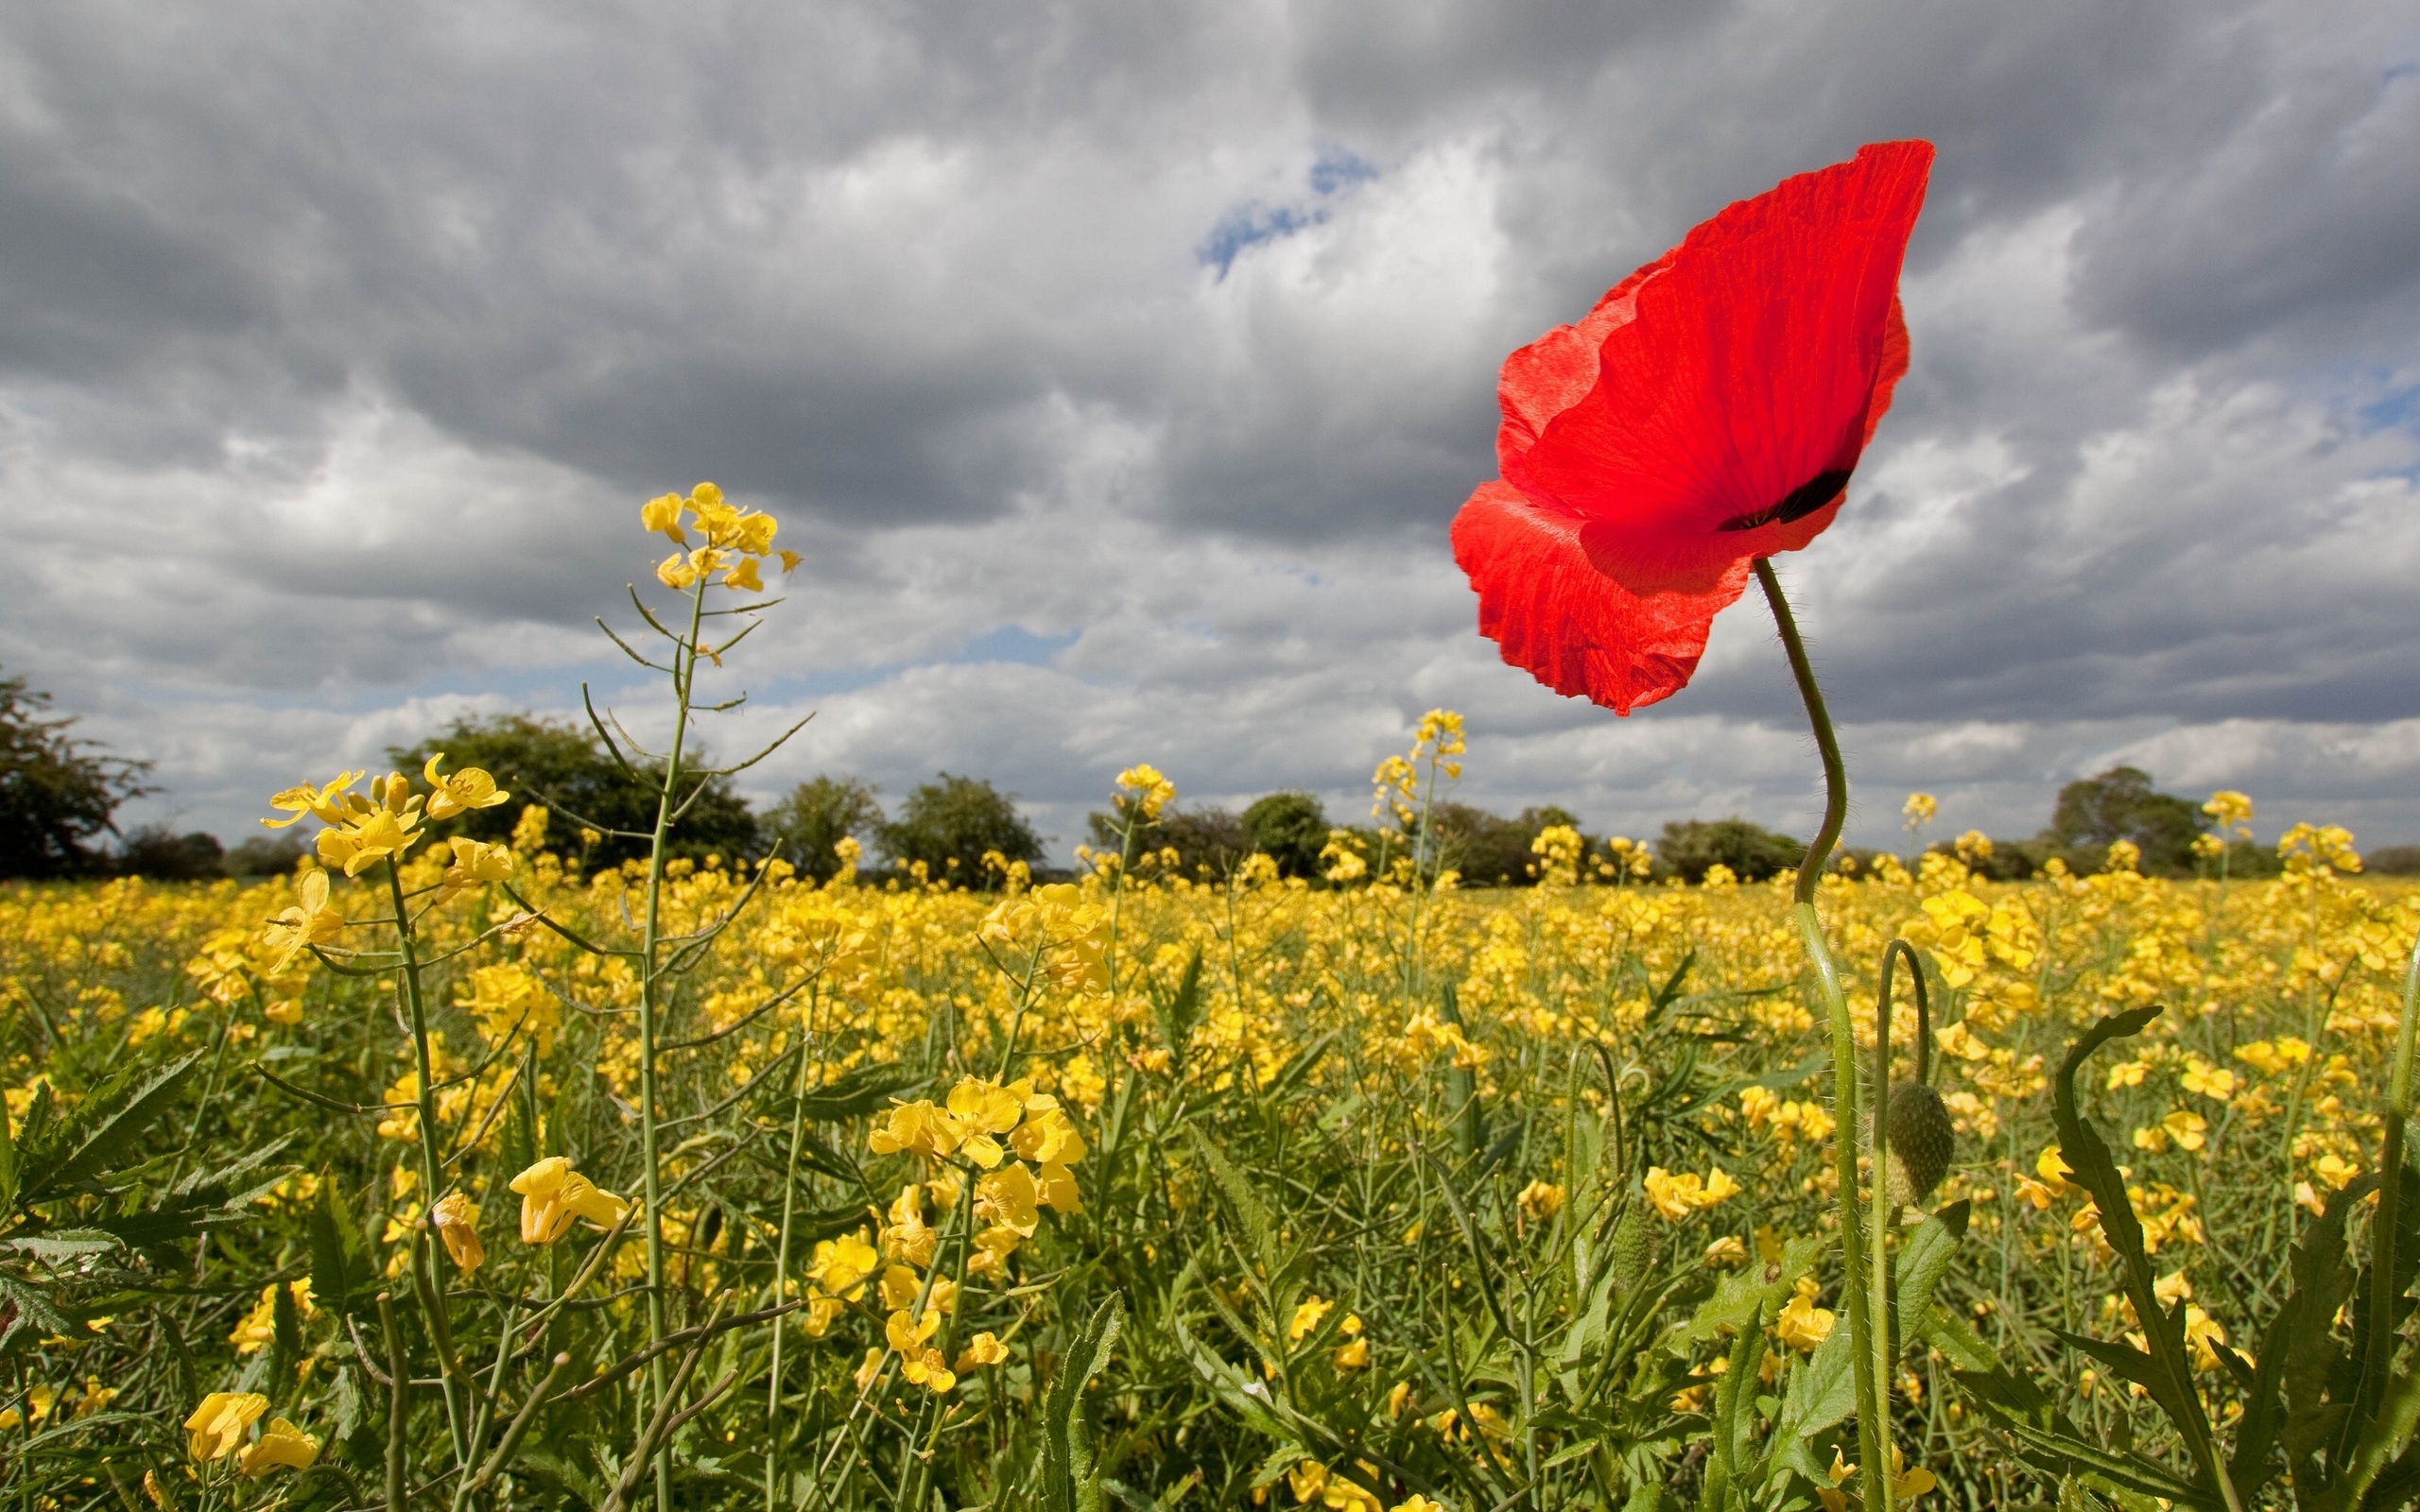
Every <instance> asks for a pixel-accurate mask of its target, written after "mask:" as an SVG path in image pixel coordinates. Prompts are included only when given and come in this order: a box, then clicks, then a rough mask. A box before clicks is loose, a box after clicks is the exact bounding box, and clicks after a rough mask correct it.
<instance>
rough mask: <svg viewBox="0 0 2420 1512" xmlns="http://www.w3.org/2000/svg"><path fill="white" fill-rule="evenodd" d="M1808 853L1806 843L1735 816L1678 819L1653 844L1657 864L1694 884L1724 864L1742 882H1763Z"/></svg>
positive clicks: (1795, 863)
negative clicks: (1717, 864)
mask: <svg viewBox="0 0 2420 1512" xmlns="http://www.w3.org/2000/svg"><path fill="white" fill-rule="evenodd" d="M1805 854H1806V845H1805V843H1804V842H1801V841H1798V840H1793V839H1791V838H1790V837H1789V835H1786V834H1782V833H1777V832H1775V831H1772V830H1768V829H1766V828H1765V827H1764V826H1763V825H1761V824H1752V823H1750V822H1749V821H1748V820H1746V819H1743V818H1740V817H1739V816H1737V815H1734V816H1731V817H1730V818H1727V819H1713V820H1707V819H1675V820H1673V821H1672V822H1671V823H1669V824H1667V825H1665V826H1664V836H1663V838H1662V839H1660V840H1657V841H1656V842H1655V860H1656V864H1657V865H1658V866H1660V867H1662V868H1664V869H1665V870H1667V871H1670V872H1675V873H1678V874H1679V875H1681V876H1683V877H1685V878H1687V879H1688V880H1689V881H1690V882H1693V883H1694V882H1703V881H1704V880H1705V873H1706V868H1709V867H1711V866H1713V865H1715V864H1716V863H1717V862H1720V863H1721V864H1722V865H1723V866H1726V867H1728V868H1731V871H1732V874H1733V875H1734V876H1737V878H1738V879H1739V880H1740V881H1742V882H1762V881H1764V880H1765V879H1766V878H1767V877H1770V876H1772V874H1773V873H1774V872H1776V871H1787V870H1789V868H1792V867H1795V866H1797V865H1798V861H1799V858H1800V857H1801V856H1804V855H1805Z"/></svg>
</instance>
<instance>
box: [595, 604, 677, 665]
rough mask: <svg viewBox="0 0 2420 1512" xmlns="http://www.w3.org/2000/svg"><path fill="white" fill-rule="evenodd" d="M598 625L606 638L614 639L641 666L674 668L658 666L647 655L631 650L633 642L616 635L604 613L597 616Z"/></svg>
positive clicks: (626, 654)
mask: <svg viewBox="0 0 2420 1512" xmlns="http://www.w3.org/2000/svg"><path fill="white" fill-rule="evenodd" d="M596 627H597V628H598V629H600V630H603V631H604V632H605V638H606V639H607V640H609V641H612V642H613V643H614V644H615V645H618V646H620V647H621V648H622V654H623V655H624V656H627V657H629V658H630V659H631V661H633V662H637V663H638V664H639V665H641V666H643V667H646V668H647V669H648V671H650V672H669V671H670V670H672V669H671V668H669V667H660V666H657V665H656V664H655V663H654V662H650V661H648V659H647V658H645V657H643V656H641V655H639V654H638V653H637V652H636V651H633V650H631V644H630V643H629V642H628V641H625V640H623V639H622V638H621V637H620V636H618V635H615V634H614V627H612V626H611V625H608V624H606V623H605V618H604V616H603V615H601V614H600V615H598V616H596Z"/></svg>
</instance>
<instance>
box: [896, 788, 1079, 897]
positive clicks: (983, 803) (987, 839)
mask: <svg viewBox="0 0 2420 1512" xmlns="http://www.w3.org/2000/svg"><path fill="white" fill-rule="evenodd" d="M879 837H880V839H881V841H882V850H883V853H884V854H885V855H887V856H889V857H890V859H891V860H892V861H893V862H897V863H902V864H907V865H913V864H914V863H916V862H919V861H921V862H923V863H924V864H925V868H926V871H927V873H928V874H929V875H930V876H932V877H933V878H934V879H935V880H940V879H942V878H947V879H948V880H949V881H951V882H954V883H957V884H959V885H961V886H967V887H990V886H992V885H994V884H995V883H996V882H997V881H998V877H997V875H996V874H995V873H993V872H991V871H987V870H986V869H985V868H984V866H983V856H984V853H985V852H986V851H998V852H999V853H1000V854H1001V856H1002V857H1004V858H1005V859H1007V860H1010V861H1023V862H1026V863H1028V864H1029V865H1030V864H1031V863H1033V862H1036V861H1039V860H1041V859H1042V837H1041V836H1040V835H1038V834H1035V833H1033V826H1032V825H1030V824H1028V823H1027V822H1026V818H1025V816H1024V815H1023V814H1020V813H1019V812H1017V804H1016V799H1015V797H1014V796H1013V795H1011V794H1007V793H1003V792H1001V791H1000V790H999V789H997V788H995V787H994V786H993V785H992V784H991V783H989V782H984V781H982V780H981V779H979V778H974V777H953V776H951V775H950V774H949V773H947V772H943V773H942V774H941V775H940V776H939V777H938V778H937V779H935V780H934V781H932V782H925V783H924V784H922V785H920V786H919V787H918V788H917V789H916V790H915V791H914V792H912V793H910V794H908V799H907V801H906V802H904V803H902V804H900V805H899V814H898V816H897V817H895V818H892V819H891V820H890V821H889V822H887V823H885V824H884V825H883V826H882V827H881V830H880V832H879Z"/></svg>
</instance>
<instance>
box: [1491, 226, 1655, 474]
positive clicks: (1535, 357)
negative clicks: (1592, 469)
mask: <svg viewBox="0 0 2420 1512" xmlns="http://www.w3.org/2000/svg"><path fill="white" fill-rule="evenodd" d="M1678 255H1679V249H1677V248H1675V249H1673V250H1671V251H1668V252H1666V253H1665V254H1664V255H1663V256H1662V257H1660V258H1657V259H1656V260H1655V261H1654V262H1652V263H1650V264H1648V265H1647V266H1645V267H1642V268H1640V269H1639V270H1638V271H1636V272H1634V273H1633V274H1632V275H1631V276H1630V277H1628V278H1626V279H1624V280H1622V281H1621V282H1620V283H1616V284H1615V285H1614V286H1613V287H1612V288H1610V289H1607V290H1606V291H1605V297H1604V298H1603V299H1600V300H1599V301H1597V305H1596V308H1594V309H1592V310H1590V311H1589V312H1588V314H1587V316H1586V317H1585V318H1583V319H1582V320H1581V322H1580V323H1579V324H1578V325H1559V326H1556V327H1555V328H1554V329H1553V330H1551V331H1549V332H1547V334H1546V335H1542V336H1540V337H1539V338H1538V339H1537V340H1535V341H1532V342H1530V344H1529V345H1528V346H1526V347H1523V348H1522V349H1521V350H1520V351H1518V352H1514V353H1513V355H1511V356H1509V357H1507V358H1505V359H1504V368H1503V370H1502V371H1501V372H1500V373H1498V374H1497V375H1496V380H1495V402H1496V404H1497V406H1498V407H1499V408H1501V409H1502V410H1503V411H1504V423H1503V424H1502V425H1501V426H1499V427H1498V428H1497V430H1496V434H1495V450H1496V460H1497V462H1498V464H1499V465H1500V466H1505V467H1510V466H1511V465H1512V462H1513V459H1515V458H1518V457H1520V456H1522V455H1526V454H1527V453H1528V452H1529V450H1530V447H1532V446H1535V445H1536V444H1537V441H1538V434H1539V433H1540V432H1541V431H1544V430H1545V429H1546V428H1547V422H1548V421H1552V420H1553V419H1554V418H1555V417H1556V416H1557V415H1560V414H1562V413H1563V412H1564V410H1566V409H1569V408H1570V407H1571V406H1572V405H1574V404H1578V403H1580V401H1581V400H1582V399H1584V398H1586V397H1587V394H1588V390H1589V389H1591V388H1594V387H1597V350H1598V349H1599V347H1601V346H1603V345H1604V344H1605V337H1606V336H1608V335H1611V334H1612V333H1613V331H1614V329H1615V328H1616V326H1623V325H1628V324H1629V323H1630V322H1631V321H1632V320H1634V319H1635V318H1637V316H1638V298H1637V295H1638V287H1639V285H1640V284H1642V283H1646V282H1647V281H1648V280H1649V279H1651V278H1653V277H1654V276H1655V275H1656V274H1658V273H1661V272H1663V271H1664V269H1665V268H1667V267H1668V266H1671V262H1672V259H1673V258H1674V257H1676V256H1678Z"/></svg>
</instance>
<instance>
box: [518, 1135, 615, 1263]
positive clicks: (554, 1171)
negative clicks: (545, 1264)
mask: <svg viewBox="0 0 2420 1512" xmlns="http://www.w3.org/2000/svg"><path fill="white" fill-rule="evenodd" d="M511 1190H512V1191H514V1192H517V1193H519V1194H521V1242H522V1243H523V1244H525V1245H551V1244H553V1243H554V1242H555V1241H556V1240H558V1239H561V1238H562V1236H563V1235H564V1234H565V1233H567V1232H569V1231H570V1229H571V1225H572V1220H573V1219H575V1218H585V1219H587V1220H588V1221H589V1222H590V1223H592V1224H595V1225H596V1227H598V1228H600V1229H611V1228H612V1227H614V1225H615V1224H617V1223H620V1222H621V1221H622V1216H623V1214H625V1213H627V1212H629V1211H631V1205H630V1204H629V1203H628V1202H625V1201H624V1200H622V1199H621V1198H620V1197H617V1196H615V1195H614V1194H612V1193H610V1192H605V1191H600V1190H599V1189H598V1188H597V1187H596V1186H595V1185H594V1184H593V1183H591V1182H590V1181H589V1179H588V1178H587V1177H584V1176H581V1175H580V1174H579V1172H577V1171H574V1170H573V1169H572V1168H571V1161H569V1160H565V1159H564V1158H563V1157H562V1156H560V1155H550V1156H548V1157H547V1158H546V1159H544V1160H540V1161H539V1162H538V1163H537V1164H535V1165H533V1166H531V1167H529V1169H527V1171H524V1172H522V1173H521V1174H520V1175H519V1176H516V1177H513V1178H512V1181H511Z"/></svg>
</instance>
